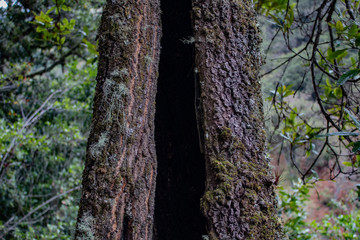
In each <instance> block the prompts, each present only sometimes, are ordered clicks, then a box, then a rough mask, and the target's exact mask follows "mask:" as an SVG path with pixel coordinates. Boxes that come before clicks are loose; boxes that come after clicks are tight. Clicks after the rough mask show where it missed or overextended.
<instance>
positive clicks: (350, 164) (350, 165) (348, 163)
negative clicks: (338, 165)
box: [343, 162, 352, 167]
mask: <svg viewBox="0 0 360 240" xmlns="http://www.w3.org/2000/svg"><path fill="white" fill-rule="evenodd" d="M343 164H344V165H345V166H347V167H352V163H351V162H343Z"/></svg>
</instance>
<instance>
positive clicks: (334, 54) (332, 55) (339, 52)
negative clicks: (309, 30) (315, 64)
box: [328, 49, 347, 61]
mask: <svg viewBox="0 0 360 240" xmlns="http://www.w3.org/2000/svg"><path fill="white" fill-rule="evenodd" d="M346 51H347V49H341V50H337V51H335V52H332V53H330V54H329V57H328V59H329V60H330V61H332V60H334V59H337V58H338V57H339V56H341V55H343V54H344V53H346V54H347V52H346ZM346 54H344V55H346ZM343 57H344V56H343Z"/></svg>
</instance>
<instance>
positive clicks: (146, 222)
mask: <svg viewBox="0 0 360 240" xmlns="http://www.w3.org/2000/svg"><path fill="white" fill-rule="evenodd" d="M159 7H160V6H159V1H158V0H141V1H139V0H127V1H121V0H108V1H107V3H106V6H105V8H104V11H103V16H102V20H101V25H100V28H99V34H98V39H99V53H100V56H99V66H98V75H97V86H96V93H95V99H94V111H93V120H92V129H91V132H90V136H89V140H88V146H87V155H86V162H85V170H84V173H83V192H82V197H81V202H80V210H79V214H78V221H77V229H76V234H75V238H76V239H124V240H127V239H152V230H153V212H154V196H155V179H156V168H157V165H156V153H155V144H154V114H155V94H156V78H157V71H158V61H159V52H160V34H161V29H160V19H159V18H160V8H159Z"/></svg>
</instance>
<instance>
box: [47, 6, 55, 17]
mask: <svg viewBox="0 0 360 240" xmlns="http://www.w3.org/2000/svg"><path fill="white" fill-rule="evenodd" d="M55 8H56V6H53V7H52V8H50V9H49V10H47V12H46V14H47V15H48V14H49V13H51V12H52V11H54V10H55Z"/></svg>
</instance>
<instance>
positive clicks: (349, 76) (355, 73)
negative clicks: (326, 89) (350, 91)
mask: <svg viewBox="0 0 360 240" xmlns="http://www.w3.org/2000/svg"><path fill="white" fill-rule="evenodd" d="M359 74H360V69H358V68H357V69H351V70H349V71H347V72H346V73H344V74H343V75H341V77H340V78H339V80H338V81H337V82H336V84H337V85H338V86H339V85H343V84H344V83H346V81H348V80H350V79H353V78H355V77H357V76H358V75H359Z"/></svg>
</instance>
